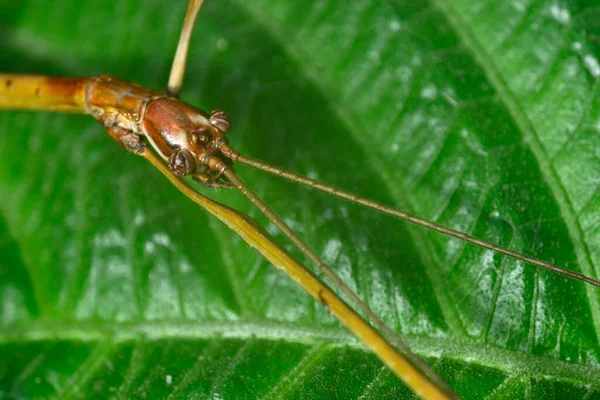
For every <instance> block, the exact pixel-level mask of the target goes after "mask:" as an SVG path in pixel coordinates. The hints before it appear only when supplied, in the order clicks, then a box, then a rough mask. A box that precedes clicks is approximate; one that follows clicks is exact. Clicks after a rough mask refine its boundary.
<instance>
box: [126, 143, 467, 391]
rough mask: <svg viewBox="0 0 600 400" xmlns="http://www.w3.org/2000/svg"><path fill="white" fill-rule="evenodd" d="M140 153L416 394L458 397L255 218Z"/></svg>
mask: <svg viewBox="0 0 600 400" xmlns="http://www.w3.org/2000/svg"><path fill="white" fill-rule="evenodd" d="M138 154H139V155H141V156H142V157H144V158H145V159H146V160H148V161H149V162H150V163H151V164H152V165H153V166H154V167H156V169H158V170H159V171H160V172H161V173H162V174H163V175H164V176H165V177H166V178H167V179H168V180H169V181H170V182H171V183H172V184H173V185H174V186H175V187H176V188H177V189H179V190H180V191H181V192H182V193H183V194H184V195H185V196H187V197H188V198H189V199H191V200H192V201H194V202H195V203H197V204H198V205H199V206H200V207H202V208H204V209H205V210H207V211H208V212H210V213H211V214H212V215H214V216H215V217H217V218H218V219H219V220H221V221H222V222H223V223H225V224H226V225H227V226H228V227H230V228H231V229H232V230H233V231H234V232H235V233H237V234H238V235H239V236H240V237H241V238H242V239H243V240H244V241H245V242H246V243H248V245H250V246H251V247H253V248H255V249H256V250H257V251H258V252H260V253H261V254H262V255H263V256H264V257H265V258H266V259H267V260H269V261H270V262H271V263H272V264H273V265H274V266H275V267H276V268H278V269H280V270H282V271H283V272H285V273H286V274H287V275H288V276H289V277H290V278H291V279H292V280H294V281H295V282H296V283H297V284H298V285H299V286H300V287H301V288H303V289H304V290H305V291H306V292H307V293H308V294H309V295H311V296H312V297H313V298H314V299H315V300H317V301H318V302H319V303H321V304H322V305H323V306H325V307H327V308H328V309H329V312H330V313H331V314H332V315H333V316H335V317H336V318H337V319H338V321H340V322H341V323H342V325H344V326H346V328H348V329H349V330H350V331H351V332H352V333H353V334H354V335H355V336H356V337H357V338H358V340H359V341H361V342H362V343H363V344H364V345H365V347H367V348H368V349H370V350H371V351H372V352H373V353H374V354H375V355H377V357H378V358H379V359H380V360H381V361H383V363H384V364H386V365H387V366H388V367H389V368H390V370H391V371H392V372H393V373H394V374H395V375H396V376H397V377H398V378H400V379H401V380H402V381H404V383H406V385H407V386H408V387H409V388H411V389H412V391H413V392H414V393H415V394H416V395H417V396H419V397H420V398H423V399H430V400H456V399H458V396H457V395H456V394H455V393H454V392H453V391H452V390H449V389H448V387H447V385H445V384H444V383H443V381H439V378H437V380H436V379H435V378H436V376H435V375H434V377H431V376H428V375H427V374H425V372H424V371H422V370H421V369H419V367H418V366H417V365H419V364H418V363H417V365H415V364H413V363H412V361H413V360H411V359H410V358H409V356H408V355H407V354H401V352H400V351H399V350H398V349H397V348H395V347H394V346H393V345H392V344H391V343H390V340H389V339H387V338H385V335H384V334H382V333H381V332H379V331H377V329H375V328H373V327H372V326H371V325H370V324H368V323H367V322H366V321H365V319H364V318H363V317H362V316H360V315H359V314H358V313H357V312H356V311H355V310H354V309H353V308H352V307H350V306H349V305H348V304H347V303H346V302H345V301H344V300H342V298H341V297H340V296H338V295H337V294H336V293H335V292H334V291H333V290H331V288H330V287H329V286H328V285H327V284H325V282H323V281H322V280H321V279H319V278H318V277H317V276H316V275H315V274H314V273H313V272H312V271H310V270H309V269H308V268H306V267H305V266H304V265H303V264H301V263H300V262H298V261H297V260H296V259H295V258H294V257H292V256H291V255H290V254H289V253H288V252H287V251H286V250H285V249H284V248H283V247H282V246H281V245H280V244H279V243H277V242H276V241H275V240H274V239H273V238H272V237H271V236H270V235H269V234H268V233H267V232H266V231H265V230H264V229H263V228H261V227H260V225H258V224H257V223H256V222H255V221H254V220H253V219H252V218H250V217H248V216H247V215H245V214H243V213H241V212H239V211H237V210H234V209H232V208H229V207H227V206H225V205H223V204H220V203H218V202H216V201H213V200H210V199H209V198H207V197H204V196H203V195H201V194H200V193H199V192H197V191H196V190H195V189H194V188H192V187H191V186H189V185H188V184H187V183H186V182H185V181H183V180H182V179H181V178H180V177H178V176H176V175H175V174H174V173H173V172H172V171H171V170H170V169H169V168H168V167H167V166H166V165H165V162H164V160H163V159H162V158H161V156H159V155H158V154H156V153H155V152H154V151H152V150H150V149H149V148H148V147H145V146H144V147H143V148H142V150H141V152H139V153H138Z"/></svg>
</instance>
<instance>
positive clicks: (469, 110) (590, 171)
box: [0, 0, 600, 399]
mask: <svg viewBox="0 0 600 400" xmlns="http://www.w3.org/2000/svg"><path fill="white" fill-rule="evenodd" d="M0 7H1V8H2V10H3V12H2V13H0V15H1V16H0V29H1V30H2V37H3V39H2V41H1V42H0V66H1V67H0V69H1V70H2V71H3V72H23V73H41V74H53V75H66V76H91V75H95V74H100V73H108V74H112V75H116V76H119V77H121V78H125V79H129V80H132V81H135V82H138V83H140V84H144V85H146V86H149V87H153V88H161V87H164V85H165V83H166V79H167V75H168V71H169V68H170V64H171V57H172V54H173V52H174V48H175V43H176V41H177V37H178V31H179V29H180V25H181V21H182V19H183V15H184V12H185V6H184V4H178V3H173V2H166V1H146V2H141V1H137V0H126V1H118V2H109V3H107V2H105V1H99V0H95V1H89V2H78V1H75V0H59V1H56V2H41V1H33V0H32V1H24V2H19V3H18V4H13V3H12V2H8V1H2V2H0ZM598 21H600V8H598V7H597V6H596V5H595V4H594V2H593V1H587V2H586V1H583V0H582V1H573V2H569V3H568V4H566V3H561V2H550V1H540V0H529V1H519V2H497V1H493V0H485V1H472V0H457V1H445V0H431V1H428V2H412V1H383V2H364V1H363V2H344V1H339V0H328V1H315V2H305V1H291V0H289V1H274V0H256V1H252V2H246V1H241V0H228V1H207V2H206V5H205V6H204V8H203V10H202V12H201V13H200V18H199V22H198V26H197V27H196V29H195V32H194V37H193V42H192V43H193V45H192V49H191V54H190V63H189V67H188V74H187V78H186V82H185V89H184V92H183V93H182V98H183V99H185V100H186V101H189V102H190V103H191V104H194V105H196V106H199V107H202V108H204V109H207V110H211V109H215V108H219V109H224V110H226V111H227V112H228V113H229V115H230V116H231V119H232V121H233V129H232V131H231V133H230V140H231V143H232V145H235V147H236V148H237V149H238V150H240V151H242V152H245V153H247V154H249V155H252V156H255V157H257V158H259V159H263V160H265V161H268V162H269V163H272V164H275V165H279V166H281V167H284V168H287V169H290V170H292V171H296V172H299V173H302V174H306V175H308V176H310V177H315V178H318V179H320V180H323V181H325V182H328V183H332V184H335V185H337V186H339V187H341V188H345V189H349V190H352V191H355V192H356V193H358V194H361V195H365V196H368V197H370V198H374V199H376V200H378V201H381V202H383V203H386V204H390V205H393V206H396V207H399V208H401V209H404V210H407V211H410V212H412V213H414V214H416V215H419V216H422V217H425V218H429V219H432V220H434V221H436V222H438V223H441V224H443V225H446V226H449V227H452V228H455V229H459V230H463V231H466V232H468V233H471V234H473V235H474V236H477V237H480V238H483V239H486V240H489V241H491V242H493V243H497V244H500V245H504V246H507V247H509V248H511V249H515V250H519V251H523V252H525V253H527V254H531V255H534V256H536V257H539V258H540V259H543V260H547V261H554V262H555V263H556V264H558V265H562V266H566V267H568V268H570V269H573V270H576V271H579V272H583V273H585V274H588V275H591V276H596V277H597V276H598V275H600V268H599V263H600V250H599V249H598V245H597V243H598V241H599V235H600V229H599V227H600V224H599V221H600V218H599V214H598V212H597V210H598V206H599V205H600V201H599V196H598V193H599V192H600V191H599V187H600V181H598V178H597V177H598V176H599V172H600V156H599V153H598V149H599V148H600V135H599V134H600V122H599V121H600V101H599V96H598V82H599V79H598V77H599V76H600V64H599V61H598V60H599V59H600V39H599V38H600V23H598ZM0 131H1V132H2V134H1V135H0V158H1V159H2V163H0V198H1V199H2V202H1V203H0V355H1V356H0V360H1V361H0V397H7V398H60V397H62V398H71V397H73V398H93V397H97V398H107V397H108V398H142V397H149V398H168V397H169V396H170V397H171V398H186V397H187V398H286V399H287V398H362V399H381V398H402V397H407V398H408V397H410V396H411V395H410V392H409V391H408V390H407V389H406V388H405V387H403V386H402V385H401V384H400V383H399V381H398V380H397V379H396V378H395V377H394V376H393V375H392V374H391V373H390V372H389V371H388V370H387V369H386V368H384V367H383V365H382V364H381V362H380V361H378V360H377V359H376V358H375V357H374V356H372V355H371V354H369V353H367V352H366V351H365V350H363V349H362V347H361V346H360V345H359V344H358V342H357V341H356V340H355V339H354V338H352V337H351V336H350V335H349V334H348V333H347V332H346V331H344V330H343V329H342V328H341V327H340V325H339V324H338V323H337V322H336V321H335V320H334V319H333V318H331V317H330V316H329V315H328V314H327V312H326V310H324V309H322V308H321V307H320V306H319V305H318V304H316V303H314V302H313V301H312V300H311V299H310V298H309V297H308V296H307V295H306V294H305V293H303V292H302V290H301V289H299V288H297V287H296V286H295V285H294V284H293V283H292V282H291V281H290V280H289V279H288V278H287V277H286V276H284V275H282V274H281V273H279V272H277V271H275V270H274V269H273V268H272V267H271V266H270V265H269V264H268V263H267V262H265V261H264V260H262V259H261V257H260V256H259V255H258V254H257V253H256V252H255V251H254V250H253V249H250V248H248V246H247V245H246V244H245V243H244V242H242V241H241V239H239V238H237V237H235V236H234V234H233V233H232V232H231V231H229V230H228V229H227V228H226V227H224V226H222V225H220V223H219V222H218V221H216V220H214V219H213V218H211V217H210V216H208V215H206V214H205V213H204V212H203V211H202V210H199V209H198V208H197V207H195V205H193V204H191V202H189V201H188V200H187V199H185V198H183V197H182V196H181V195H180V194H179V193H178V192H176V191H175V189H174V188H172V187H170V186H169V184H168V183H167V182H166V181H165V180H164V179H163V178H162V177H160V176H159V175H158V173H157V172H156V171H154V170H153V169H152V168H151V167H150V166H149V165H146V164H145V163H144V162H143V160H141V159H138V158H136V157H133V156H131V155H129V154H126V153H125V152H124V151H123V150H122V149H121V148H120V147H119V146H118V145H117V144H115V143H113V142H112V141H111V140H110V138H109V137H108V136H107V135H106V134H105V133H104V132H103V130H102V127H101V126H99V125H98V124H97V122H95V121H94V120H93V119H92V118H90V117H85V116H72V115H56V114H49V113H26V112H10V113H9V112H2V114H0ZM237 169H238V172H239V173H240V175H241V176H242V178H243V179H245V181H246V182H247V183H248V185H249V186H250V187H252V188H253V189H254V190H255V191H256V192H257V193H258V194H259V195H260V196H262V197H263V198H264V200H265V202H266V203H267V204H269V205H270V206H271V207H272V208H273V209H274V210H275V211H276V212H277V213H279V214H280V215H282V216H283V217H284V220H285V221H286V222H287V223H288V224H289V225H290V226H291V227H292V228H293V229H294V230H296V232H297V233H298V234H299V235H300V236H301V237H303V238H304V239H305V240H306V241H307V242H308V243H309V245H311V247H312V248H314V249H315V250H316V251H317V252H318V253H319V254H321V255H322V256H323V257H324V259H325V260H326V261H327V262H328V263H329V264H331V265H332V266H333V267H334V269H335V270H336V271H338V273H339V274H340V276H341V277H342V278H343V279H344V280H345V281H346V282H347V283H348V284H349V285H350V287H352V288H354V289H355V290H356V291H357V293H358V294H359V295H360V297H361V298H363V299H365V301H366V302H367V303H368V304H369V305H370V306H371V307H372V308H373V309H374V310H376V311H377V312H378V313H379V314H380V315H381V316H382V317H383V319H384V320H385V321H386V322H387V323H388V324H389V325H390V326H391V327H392V328H393V329H394V330H395V331H397V332H399V333H400V334H401V335H402V336H403V337H404V338H405V339H406V341H407V342H408V343H409V344H410V345H411V347H412V348H413V349H414V350H415V351H416V352H417V353H418V354H420V355H422V356H423V357H425V359H426V360H427V361H429V362H430V363H431V364H432V365H433V366H434V368H435V369H436V370H437V371H439V372H440V374H441V375H442V376H443V377H444V378H445V379H446V380H447V381H448V382H449V384H450V385H451V386H453V387H454V388H455V389H456V390H457V392H459V393H460V394H461V395H462V396H463V397H465V398H493V399H496V398H497V399H500V398H519V397H521V398H526V399H536V398H548V397H551V396H554V397H556V398H588V399H589V398H595V397H598V396H600V388H599V387H598V382H600V367H599V364H600V346H599V337H600V306H599V304H600V295H599V293H600V292H599V291H598V290H595V289H592V288H590V287H586V286H585V285H583V284H581V283H578V282H573V281H570V280H567V279H565V278H563V277H559V276H555V275H553V274H551V273H549V272H546V271H537V270H535V269H533V268H532V267H529V266H527V265H524V264H523V263H520V262H516V261H513V260H509V259H507V258H505V257H501V256H498V255H495V254H493V253H491V252H489V251H484V250H479V249H475V248H473V247H472V246H467V245H465V244H464V243H461V242H459V241H457V240H455V239H447V238H445V237H442V236H440V235H439V234H436V233H430V232H426V231H424V230H422V229H420V228H415V227H411V226H407V225H406V224H405V223H402V222H399V221H395V220H392V219H390V218H387V217H383V216H379V215H376V214H375V213H373V212H370V211H365V210H361V209H359V208H358V207H355V206H352V205H348V204H346V203H343V202H342V201H338V200H335V199H331V198H329V197H327V196H325V195H322V194H319V193H315V192H311V191H309V190H307V189H304V188H301V187H297V186H295V185H292V184H289V183H286V182H281V181H279V180H277V179H275V178H271V177H268V176H264V175H262V174H260V173H257V172H254V171H250V170H247V169H246V168H244V167H243V166H239V167H238V168H237ZM204 192H205V193H207V194H208V195H210V196H211V197H213V198H215V199H217V200H220V201H223V202H225V203H227V204H229V205H231V206H234V207H236V208H238V209H241V210H243V211H244V212H247V213H248V214H250V215H251V216H253V217H255V218H257V220H258V221H259V222H261V223H263V224H265V226H266V227H267V229H268V230H269V232H271V233H273V234H275V235H276V237H277V238H279V239H281V240H284V239H283V238H282V237H281V235H277V234H276V230H275V229H274V227H273V226H271V225H269V224H268V221H266V219H265V218H262V217H261V216H260V215H258V212H257V211H256V210H254V209H252V207H251V206H250V205H249V204H248V202H247V201H246V200H245V199H244V198H242V197H241V195H239V194H237V193H234V192H231V191H224V190H221V191H217V192H215V191H211V190H204ZM299 257H300V256H299ZM300 258H301V259H302V257H300Z"/></svg>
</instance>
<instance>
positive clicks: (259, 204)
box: [223, 167, 458, 398]
mask: <svg viewBox="0 0 600 400" xmlns="http://www.w3.org/2000/svg"><path fill="white" fill-rule="evenodd" d="M223 175H224V176H225V177H226V178H227V179H228V180H229V181H230V182H231V183H232V184H233V185H234V186H235V187H236V188H237V189H238V190H239V191H240V192H242V194H243V195H244V196H246V197H247V198H248V199H249V200H250V201H251V202H252V204H254V206H256V208H258V209H259V210H260V212H262V213H263V214H264V215H266V216H267V217H268V218H269V219H270V220H271V221H272V222H273V223H274V224H275V226H277V228H279V230H281V232H283V234H284V235H285V236H287V237H288V238H289V239H290V240H291V241H292V242H293V243H294V245H296V247H298V249H300V251H301V252H302V253H304V255H306V256H307V257H308V258H309V259H310V260H311V261H312V262H313V263H314V264H315V265H316V266H317V267H318V268H319V269H320V270H321V271H322V272H323V273H324V274H325V275H326V276H327V277H328V278H329V279H331V280H332V281H333V282H334V283H335V284H336V286H337V287H339V288H340V290H341V291H342V293H344V294H345V295H346V296H347V297H348V298H349V299H350V300H351V301H352V302H353V303H354V305H355V306H356V307H358V308H359V309H360V310H361V311H362V312H363V313H364V314H365V315H366V316H367V318H368V319H369V320H370V321H371V322H372V323H373V324H374V325H375V327H376V328H377V329H379V330H380V331H382V333H383V335H384V337H385V338H386V339H387V340H389V341H390V342H392V343H393V344H394V345H395V346H396V347H398V348H399V349H400V350H401V351H402V352H403V353H404V354H405V356H406V358H407V359H408V360H409V361H410V363H411V364H413V365H414V366H415V367H416V368H417V369H419V370H420V371H421V372H422V373H423V374H425V375H426V376H427V377H428V378H429V379H431V381H432V382H434V383H435V384H436V385H437V386H438V387H440V388H441V389H442V390H443V391H444V392H446V393H448V394H449V395H451V397H452V398H458V396H456V394H454V392H453V391H452V389H451V388H450V387H449V386H448V385H447V384H446V382H444V381H443V380H442V378H440V377H439V376H438V375H437V374H436V373H435V372H434V371H433V370H432V369H431V368H429V366H428V365H427V364H425V363H424V362H423V361H421V359H420V358H419V357H418V356H417V355H416V354H415V353H413V352H412V351H411V350H410V348H409V347H408V345H406V343H404V342H403V341H402V340H401V339H400V338H399V337H398V336H397V335H396V334H395V333H394V332H393V331H392V330H391V329H390V328H388V327H387V325H386V324H385V323H384V322H383V321H382V320H381V319H380V318H379V317H378V316H377V314H375V313H374V312H373V310H371V308H370V307H369V306H367V305H366V304H365V303H364V302H363V301H362V300H361V299H360V298H359V297H358V296H357V295H356V294H355V293H354V292H353V291H352V290H351V289H350V288H349V287H348V286H347V285H346V284H345V283H344V282H343V281H342V280H341V279H340V277H339V276H337V274H336V273H335V272H333V270H332V269H331V268H329V267H328V266H327V265H326V264H325V263H324V262H323V260H321V258H320V257H319V256H318V255H317V254H316V253H315V252H314V251H313V250H312V249H311V248H310V247H308V245H306V244H305V243H304V242H303V241H302V239H300V238H299V237H298V236H297V235H296V234H295V233H294V231H292V230H291V229H290V228H289V227H288V226H287V224H286V223H285V222H283V220H281V218H279V217H278V216H277V215H276V214H275V213H274V212H273V211H271V209H270V208H269V207H267V205H266V204H265V203H264V202H263V201H262V200H261V199H260V198H259V197H258V196H257V195H256V194H254V193H253V192H252V191H251V190H250V189H249V188H248V187H247V186H246V185H245V184H244V183H243V182H242V180H241V179H240V178H239V177H238V176H237V174H236V173H235V172H234V171H233V169H231V168H228V167H225V168H224V170H223Z"/></svg>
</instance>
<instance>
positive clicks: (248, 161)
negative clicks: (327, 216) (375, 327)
mask: <svg viewBox="0 0 600 400" xmlns="http://www.w3.org/2000/svg"><path fill="white" fill-rule="evenodd" d="M223 154H225V155H226V156H228V157H230V158H231V159H233V160H234V161H238V162H240V163H242V164H245V165H248V166H251V167H253V168H256V169H259V170H261V171H265V172H268V173H270V174H272V175H275V176H278V177H280V178H284V179H287V180H289V181H292V182H296V183H300V184H302V185H305V186H308V187H310V188H313V189H317V190H320V191H322V192H325V193H329V194H331V195H334V196H336V197H339V198H342V199H345V200H348V201H350V202H352V203H355V204H359V205H361V206H364V207H367V208H371V209H373V210H376V211H379V212H382V213H384V214H387V215H391V216H392V217H395V218H398V219H402V220H405V221H408V222H411V223H413V224H416V225H419V226H422V227H425V228H427V229H431V230H434V231H437V232H440V233H443V234H445V235H448V236H452V237H455V238H458V239H461V240H464V241H465V242H468V243H471V244H473V245H475V246H478V247H482V248H484V249H487V250H492V251H494V252H496V253H499V254H503V255H505V256H508V257H512V258H515V259H517V260H521V261H524V262H526V263H529V264H531V265H534V266H536V267H539V268H544V269H547V270H549V271H552V272H556V273H557V274H560V275H564V276H568V277H569V278H573V279H577V280H579V281H582V282H585V283H588V284H590V285H592V286H596V287H600V281H598V280H596V279H593V278H590V277H588V276H585V275H583V274H580V273H578V272H573V271H570V270H568V269H564V268H561V267H558V266H556V265H554V264H550V263H547V262H544V261H540V260H538V259H536V258H533V257H530V256H527V255H525V254H523V253H519V252H516V251H513V250H509V249H507V248H505V247H502V246H498V245H495V244H493V243H490V242H486V241H485V240H481V239H477V238H476V237H473V236H470V235H467V234H466V233H464V232H460V231H457V230H454V229H450V228H447V227H445V226H442V225H438V224H436V223H435V222H431V221H428V220H426V219H423V218H419V217H415V216H414V215H412V214H409V213H407V212H404V211H399V210H396V209H394V208H392V207H388V206H385V205H383V204H381V203H377V202H375V201H373V200H369V199H365V198H364V197H360V196H357V195H355V194H353V193H349V192H346V191H343V190H341V189H338V188H336V187H335V186H331V185H326V184H324V183H321V182H319V181H316V180H314V179H310V178H307V177H305V176H302V175H298V174H295V173H293V172H289V171H286V170H283V169H281V168H277V167H274V166H272V165H269V164H266V163H264V162H262V161H260V160H257V159H255V158H252V157H247V156H244V155H242V154H239V153H238V152H236V151H233V150H232V149H230V148H229V147H228V146H223Z"/></svg>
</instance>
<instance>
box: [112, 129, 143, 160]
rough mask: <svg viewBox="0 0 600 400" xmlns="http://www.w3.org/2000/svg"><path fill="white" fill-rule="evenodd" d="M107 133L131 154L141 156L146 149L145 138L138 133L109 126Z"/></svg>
mask: <svg viewBox="0 0 600 400" xmlns="http://www.w3.org/2000/svg"><path fill="white" fill-rule="evenodd" d="M106 132H108V134H109V135H110V137H112V138H113V139H114V140H115V141H116V142H117V143H119V144H120V145H121V146H123V147H124V148H125V149H126V150H127V151H129V152H130V153H133V154H137V155H139V154H141V153H142V152H143V151H144V149H145V148H146V143H145V141H144V139H143V137H142V136H141V135H139V134H137V133H133V132H131V131H130V130H127V129H123V128H120V127H119V126H116V125H115V126H107V127H106Z"/></svg>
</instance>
